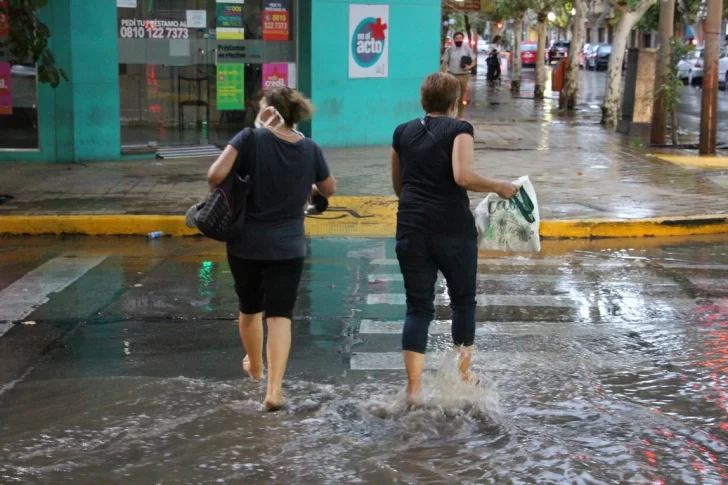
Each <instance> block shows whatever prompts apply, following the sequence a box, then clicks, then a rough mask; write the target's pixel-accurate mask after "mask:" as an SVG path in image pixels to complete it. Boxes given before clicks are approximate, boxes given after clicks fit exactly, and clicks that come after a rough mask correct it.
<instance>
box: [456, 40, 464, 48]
mask: <svg viewBox="0 0 728 485" xmlns="http://www.w3.org/2000/svg"><path fill="white" fill-rule="evenodd" d="M462 46H463V41H462V40H456V41H455V47H462Z"/></svg>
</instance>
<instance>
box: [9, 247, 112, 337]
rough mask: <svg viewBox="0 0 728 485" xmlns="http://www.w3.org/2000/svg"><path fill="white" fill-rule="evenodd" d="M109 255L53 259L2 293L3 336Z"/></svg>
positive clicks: (65, 256)
mask: <svg viewBox="0 0 728 485" xmlns="http://www.w3.org/2000/svg"><path fill="white" fill-rule="evenodd" d="M105 259H106V256H74V255H63V256H59V257H57V258H53V259H51V260H50V261H48V262H46V263H44V264H42V265H41V266H39V267H37V268H36V269H34V270H33V271H30V272H29V273H26V274H25V275H24V276H23V277H22V278H20V279H19V280H17V281H15V282H13V283H12V284H11V285H10V286H8V287H6V288H5V289H4V290H2V291H0V337H2V336H3V335H4V334H5V333H6V332H7V331H8V330H10V329H11V328H12V323H13V322H17V321H19V320H22V319H23V318H25V317H27V316H28V315H30V314H31V313H33V311H35V310H36V309H37V308H38V307H40V306H41V305H43V304H44V303H47V302H48V297H49V295H51V294H52V293H58V292H59V291H62V290H64V289H65V288H67V287H68V286H70V285H71V284H72V283H73V282H75V281H76V280H78V279H79V278H81V277H82V276H83V275H85V274H86V273H87V272H88V271H89V270H91V269H92V268H94V267H96V266H98V265H99V264H100V263H101V262H102V261H104V260H105Z"/></svg>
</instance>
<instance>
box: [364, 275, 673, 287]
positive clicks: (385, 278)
mask: <svg viewBox="0 0 728 485" xmlns="http://www.w3.org/2000/svg"><path fill="white" fill-rule="evenodd" d="M440 279H442V277H440ZM403 280H404V278H403V277H402V274H401V273H391V274H387V273H380V274H370V275H369V282H370V283H391V282H399V281H403ZM521 280H526V281H527V282H537V283H557V282H562V281H565V282H577V283H596V282H598V283H599V284H604V285H610V286H613V285H635V284H641V285H651V286H678V283H677V282H676V281H674V280H671V279H670V278H660V277H640V278H639V279H638V280H637V281H633V280H611V279H599V280H597V281H595V280H594V279H591V278H587V277H584V276H575V275H563V274H559V275H540V274H479V275H478V281H497V282H511V281H521Z"/></svg>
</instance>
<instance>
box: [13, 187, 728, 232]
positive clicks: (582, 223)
mask: <svg viewBox="0 0 728 485" xmlns="http://www.w3.org/2000/svg"><path fill="white" fill-rule="evenodd" d="M396 226H397V199H395V198H383V197H336V198H333V199H332V200H331V205H330V207H329V210H328V211H326V212H325V213H324V214H322V215H320V216H308V217H306V234H307V235H309V236H312V237H393V236H394V235H395V230H396ZM153 231H162V232H163V233H164V234H165V235H168V236H192V235H196V234H198V233H197V231H196V230H194V229H189V228H187V227H186V226H185V224H184V216H181V215H179V216H176V215H123V214H122V215H38V216H0V234H10V235H43V234H83V235H90V236H100V235H144V234H148V233H150V232H153ZM724 233H728V215H725V216H719V215H708V216H693V217H666V218H657V219H637V220H629V219H619V220H614V219H592V220H571V221H542V222H541V236H542V237H543V238H545V239H592V238H630V237H655V236H695V235H708V234H724Z"/></svg>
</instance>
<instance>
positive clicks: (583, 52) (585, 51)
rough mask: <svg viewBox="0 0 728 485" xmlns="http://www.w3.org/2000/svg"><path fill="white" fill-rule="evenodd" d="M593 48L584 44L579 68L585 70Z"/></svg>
mask: <svg viewBox="0 0 728 485" xmlns="http://www.w3.org/2000/svg"><path fill="white" fill-rule="evenodd" d="M591 48H592V46H591V44H584V47H582V49H581V52H580V53H579V67H581V68H584V64H585V63H586V56H587V55H588V54H589V51H591Z"/></svg>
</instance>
